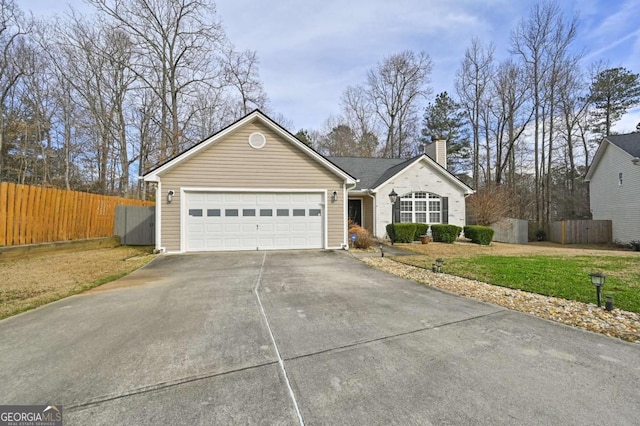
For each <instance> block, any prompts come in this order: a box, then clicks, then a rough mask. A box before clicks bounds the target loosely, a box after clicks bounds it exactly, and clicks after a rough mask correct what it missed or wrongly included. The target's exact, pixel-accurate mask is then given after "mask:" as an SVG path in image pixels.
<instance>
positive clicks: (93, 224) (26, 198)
mask: <svg viewBox="0 0 640 426" xmlns="http://www.w3.org/2000/svg"><path fill="white" fill-rule="evenodd" d="M117 205H129V206H152V205H154V203H153V202H149V201H141V200H134V199H131V198H121V197H110V196H105V195H97V194H88V193H85V192H77V191H66V190H62V189H56V188H42V187H39V186H30V185H17V184H13V183H8V182H0V246H17V245H23V244H38V243H47V242H55V241H69V240H78V239H85V238H99V237H110V236H112V235H113V224H114V219H115V209H116V206H117Z"/></svg>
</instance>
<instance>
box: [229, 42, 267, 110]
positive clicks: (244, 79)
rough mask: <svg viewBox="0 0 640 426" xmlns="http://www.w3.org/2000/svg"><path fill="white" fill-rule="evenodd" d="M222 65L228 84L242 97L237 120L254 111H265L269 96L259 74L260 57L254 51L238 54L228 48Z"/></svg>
mask: <svg viewBox="0 0 640 426" xmlns="http://www.w3.org/2000/svg"><path fill="white" fill-rule="evenodd" d="M222 63H223V69H224V78H225V81H226V83H227V84H229V85H231V87H233V88H234V89H236V91H237V93H238V95H239V96H240V110H239V113H240V114H237V116H236V117H235V118H240V117H241V116H243V115H246V114H248V113H249V112H250V111H252V110H253V109H256V108H258V109H264V107H265V105H266V104H267V95H266V93H265V92H264V89H263V87H262V81H260V76H259V74H258V63H259V60H258V55H257V54H256V52H255V51H254V50H245V51H243V52H236V51H235V50H233V48H227V49H226V50H225V51H224V52H223V56H222Z"/></svg>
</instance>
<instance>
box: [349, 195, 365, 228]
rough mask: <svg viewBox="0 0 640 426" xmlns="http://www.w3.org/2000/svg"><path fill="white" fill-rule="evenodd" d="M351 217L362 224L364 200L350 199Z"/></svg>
mask: <svg viewBox="0 0 640 426" xmlns="http://www.w3.org/2000/svg"><path fill="white" fill-rule="evenodd" d="M349 219H351V221H353V222H355V223H357V224H358V225H360V226H362V200H355V199H354V200H349Z"/></svg>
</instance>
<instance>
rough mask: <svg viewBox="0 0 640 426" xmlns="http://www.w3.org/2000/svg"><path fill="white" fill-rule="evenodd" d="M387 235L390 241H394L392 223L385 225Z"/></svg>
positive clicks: (394, 234)
mask: <svg viewBox="0 0 640 426" xmlns="http://www.w3.org/2000/svg"><path fill="white" fill-rule="evenodd" d="M387 236H388V237H389V239H390V240H391V241H395V236H396V233H395V230H394V229H393V223H390V224H388V225H387Z"/></svg>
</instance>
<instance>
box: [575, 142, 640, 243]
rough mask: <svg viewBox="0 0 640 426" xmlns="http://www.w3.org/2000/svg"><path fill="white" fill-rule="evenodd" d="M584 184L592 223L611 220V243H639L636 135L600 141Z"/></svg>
mask: <svg viewBox="0 0 640 426" xmlns="http://www.w3.org/2000/svg"><path fill="white" fill-rule="evenodd" d="M585 181H586V182H589V198H590V207H591V213H592V215H593V219H604V220H611V222H612V231H613V232H612V234H613V235H612V238H613V241H615V242H618V243H629V242H630V241H640V133H630V134H627V135H612V136H607V137H606V138H604V140H603V141H602V143H601V144H600V147H599V148H598V150H597V151H596V154H595V156H594V158H593V162H592V163H591V166H590V167H589V171H588V172H587V176H586V177H585Z"/></svg>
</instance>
